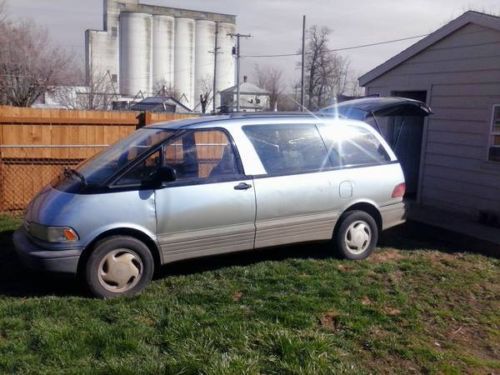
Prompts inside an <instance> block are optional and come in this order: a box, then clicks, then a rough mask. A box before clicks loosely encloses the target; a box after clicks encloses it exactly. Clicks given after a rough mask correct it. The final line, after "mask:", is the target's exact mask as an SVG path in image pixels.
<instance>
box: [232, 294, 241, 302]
mask: <svg viewBox="0 0 500 375" xmlns="http://www.w3.org/2000/svg"><path fill="white" fill-rule="evenodd" d="M241 297H243V292H234V293H233V295H232V297H231V298H232V299H233V301H234V302H239V301H240V300H241Z"/></svg>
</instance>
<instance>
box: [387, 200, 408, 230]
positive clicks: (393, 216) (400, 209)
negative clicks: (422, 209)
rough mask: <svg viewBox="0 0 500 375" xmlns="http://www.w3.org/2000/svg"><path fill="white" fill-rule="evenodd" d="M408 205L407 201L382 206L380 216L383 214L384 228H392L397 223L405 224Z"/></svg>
mask: <svg viewBox="0 0 500 375" xmlns="http://www.w3.org/2000/svg"><path fill="white" fill-rule="evenodd" d="M407 212H408V205H407V203H406V202H404V201H403V202H400V203H396V204H391V205H389V206H384V207H380V216H382V230H386V229H388V228H392V227H394V226H396V225H399V224H403V223H404V222H405V221H406V214H407Z"/></svg>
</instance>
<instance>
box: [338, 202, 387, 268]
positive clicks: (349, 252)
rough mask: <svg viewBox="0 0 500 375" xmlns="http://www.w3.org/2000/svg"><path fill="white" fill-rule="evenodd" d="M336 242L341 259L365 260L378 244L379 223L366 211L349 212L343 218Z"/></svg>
mask: <svg viewBox="0 0 500 375" xmlns="http://www.w3.org/2000/svg"><path fill="white" fill-rule="evenodd" d="M334 241H335V247H336V252H337V254H338V255H339V256H340V257H341V258H345V259H352V260H360V259H365V258H367V257H368V256H369V255H370V254H371V253H372V251H373V250H374V249H375V246H376V244H377V241H378V227H377V223H376V222H375V220H374V219H373V217H372V216H370V215H369V214H368V213H366V212H364V211H349V212H347V213H345V214H344V215H343V216H342V218H341V222H340V226H339V228H338V230H337V232H336V234H335V238H334Z"/></svg>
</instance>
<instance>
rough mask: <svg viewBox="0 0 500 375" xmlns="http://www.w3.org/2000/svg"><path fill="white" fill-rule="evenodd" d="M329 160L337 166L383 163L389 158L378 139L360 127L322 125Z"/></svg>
mask: <svg viewBox="0 0 500 375" xmlns="http://www.w3.org/2000/svg"><path fill="white" fill-rule="evenodd" d="M320 131H321V135H322V136H323V139H324V140H325V143H326V146H327V148H328V155H329V157H330V161H331V163H332V164H334V165H335V166H339V167H344V168H348V167H356V166H364V165H377V164H384V163H387V162H390V161H391V158H390V156H389V154H388V153H387V151H386V150H385V148H384V146H383V145H382V144H381V143H380V141H379V140H378V139H377V138H376V137H375V136H374V135H373V134H372V133H370V132H369V131H368V130H366V129H363V128H361V127H346V126H333V125H330V126H322V127H320Z"/></svg>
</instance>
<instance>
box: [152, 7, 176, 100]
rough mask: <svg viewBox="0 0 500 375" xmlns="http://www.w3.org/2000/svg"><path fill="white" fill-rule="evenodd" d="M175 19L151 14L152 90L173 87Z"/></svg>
mask: <svg viewBox="0 0 500 375" xmlns="http://www.w3.org/2000/svg"><path fill="white" fill-rule="evenodd" d="M174 36H175V19H174V17H170V16H164V15H154V16H153V90H154V91H155V92H157V91H158V90H161V89H162V88H163V87H165V88H166V89H167V90H169V89H171V88H173V87H174V41H175V37H174Z"/></svg>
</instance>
